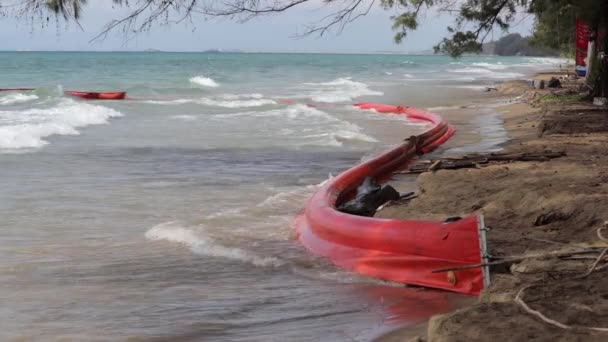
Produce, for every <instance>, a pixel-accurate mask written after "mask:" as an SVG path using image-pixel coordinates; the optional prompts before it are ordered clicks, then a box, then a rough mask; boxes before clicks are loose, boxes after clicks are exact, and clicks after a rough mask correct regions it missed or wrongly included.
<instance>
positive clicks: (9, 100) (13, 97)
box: [0, 93, 38, 105]
mask: <svg viewBox="0 0 608 342" xmlns="http://www.w3.org/2000/svg"><path fill="white" fill-rule="evenodd" d="M36 99H38V96H36V95H33V94H32V95H25V94H21V93H14V94H8V95H5V96H1V97H0V105H10V104H16V103H22V102H28V101H33V100H36Z"/></svg>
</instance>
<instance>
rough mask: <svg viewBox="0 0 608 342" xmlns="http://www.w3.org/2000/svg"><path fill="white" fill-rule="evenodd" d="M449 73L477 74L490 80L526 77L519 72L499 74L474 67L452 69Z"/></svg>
mask: <svg viewBox="0 0 608 342" xmlns="http://www.w3.org/2000/svg"><path fill="white" fill-rule="evenodd" d="M448 72H451V73H466V74H477V75H480V76H481V77H482V78H489V79H508V78H517V77H522V76H524V74H520V73H517V72H497V71H492V70H489V69H485V68H473V67H466V68H462V69H451V70H448Z"/></svg>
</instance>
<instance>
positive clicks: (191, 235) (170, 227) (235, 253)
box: [145, 221, 285, 267]
mask: <svg viewBox="0 0 608 342" xmlns="http://www.w3.org/2000/svg"><path fill="white" fill-rule="evenodd" d="M196 228H197V229H196V231H195V230H194V229H193V228H191V227H190V228H189V227H185V226H184V225H182V224H180V223H179V222H175V221H170V222H165V223H161V224H158V225H156V226H154V227H152V228H150V229H149V230H148V231H147V232H146V233H145V236H146V238H147V239H148V240H152V241H159V240H165V241H169V242H174V243H179V244H182V245H185V246H187V247H189V248H190V249H191V250H192V252H194V253H196V254H199V255H204V256H210V257H217V258H227V259H232V260H237V261H242V262H246V263H251V264H253V265H254V266H259V267H279V266H282V265H284V264H285V262H284V261H282V260H280V259H278V258H276V257H269V256H266V257H264V256H257V255H255V254H253V253H251V252H249V251H246V250H244V249H241V248H236V247H227V246H224V245H222V244H220V243H219V242H218V241H217V240H216V239H214V238H213V237H211V236H208V235H206V232H205V229H204V227H202V226H199V227H196Z"/></svg>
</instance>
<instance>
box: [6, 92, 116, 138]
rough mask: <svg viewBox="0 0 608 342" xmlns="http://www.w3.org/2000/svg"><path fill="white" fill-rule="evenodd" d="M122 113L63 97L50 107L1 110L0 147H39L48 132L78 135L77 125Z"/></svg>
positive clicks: (82, 125) (94, 122)
mask: <svg viewBox="0 0 608 342" xmlns="http://www.w3.org/2000/svg"><path fill="white" fill-rule="evenodd" d="M119 116H122V114H121V113H120V112H118V111H116V110H114V109H111V108H107V107H103V106H100V105H92V104H88V103H83V102H76V101H74V100H71V99H62V100H60V102H59V103H58V104H57V105H55V106H54V107H51V108H44V109H42V108H35V109H27V110H13V111H0V149H20V148H38V147H42V146H44V145H46V144H48V142H47V141H45V140H44V138H46V137H48V136H51V135H77V134H79V132H78V130H77V128H79V127H85V126H89V125H99V124H105V123H107V122H108V119H110V118H113V117H119Z"/></svg>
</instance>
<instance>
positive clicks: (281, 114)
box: [213, 104, 377, 146]
mask: <svg viewBox="0 0 608 342" xmlns="http://www.w3.org/2000/svg"><path fill="white" fill-rule="evenodd" d="M242 117H247V118H268V117H273V118H277V119H282V120H286V121H287V122H288V126H289V127H295V126H298V127H301V128H300V129H298V130H296V131H297V133H298V134H296V135H293V132H294V130H278V131H277V132H279V134H283V135H289V136H291V137H292V138H298V139H300V140H303V141H302V142H301V144H302V145H320V146H342V144H343V143H344V142H345V141H348V140H350V141H363V142H377V140H376V139H374V138H373V137H371V136H369V135H366V134H364V133H363V132H362V129H361V127H359V126H357V125H356V124H354V123H352V122H348V121H344V120H341V119H338V118H336V117H335V116H332V115H331V114H329V113H326V112H324V111H321V110H320V109H318V108H313V107H309V106H306V105H303V104H296V105H291V106H288V107H285V108H280V109H273V110H267V111H248V112H239V113H229V114H216V115H213V118H215V119H220V120H234V119H240V118H242ZM281 122H282V121H274V123H281Z"/></svg>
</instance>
